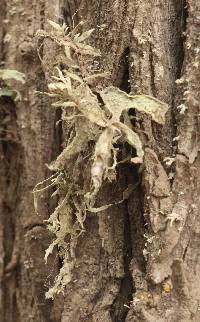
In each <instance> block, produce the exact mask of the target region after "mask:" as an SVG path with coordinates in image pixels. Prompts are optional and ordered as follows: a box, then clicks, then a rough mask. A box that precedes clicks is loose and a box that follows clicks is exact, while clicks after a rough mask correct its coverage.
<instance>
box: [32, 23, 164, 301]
mask: <svg viewBox="0 0 200 322" xmlns="http://www.w3.org/2000/svg"><path fill="white" fill-rule="evenodd" d="M49 23H50V25H51V26H52V30H51V31H50V32H46V31H39V32H38V37H40V38H50V39H51V40H52V41H53V42H54V43H56V44H57V45H58V46H59V48H61V49H62V50H63V60H64V66H66V67H65V68H63V69H62V70H61V69H60V68H59V67H58V66H57V68H56V74H55V75H54V76H52V82H50V83H49V84H48V89H49V92H48V93H45V94H47V95H49V96H50V97H52V98H53V99H54V102H53V103H52V106H53V107H55V108H57V107H59V108H61V110H62V122H63V124H65V123H66V126H67V128H69V129H70V131H69V132H70V133H69V135H68V137H67V138H66V147H65V148H64V149H63V151H62V153H61V154H60V155H59V156H58V157H57V159H56V160H55V161H53V162H52V163H51V164H50V165H49V169H51V170H52V171H55V174H54V175H53V176H52V177H51V178H49V180H46V181H43V182H41V183H39V184H38V185H37V186H36V187H35V189H34V191H33V192H34V197H35V198H34V199H35V207H36V208H37V199H38V197H39V195H40V193H41V191H43V190H44V189H48V188H49V187H54V188H55V192H54V194H53V195H57V196H58V206H57V207H56V209H55V210H54V212H53V213H52V214H51V216H50V218H49V219H48V220H47V223H48V229H49V230H50V231H51V232H53V233H54V234H55V240H54V241H53V243H52V244H51V245H50V246H49V248H48V249H47V251H46V255H45V260H46V261H47V258H48V255H49V254H50V253H52V251H53V249H54V247H55V246H57V247H58V250H59V255H60V257H61V258H62V260H63V267H62V268H61V270H60V273H59V275H58V276H57V277H56V280H55V284H54V286H53V287H52V288H51V289H50V290H49V291H48V293H47V294H46V296H47V297H48V298H49V297H53V296H54V295H55V294H58V293H59V292H64V288H65V286H66V285H67V283H69V282H70V281H71V278H72V270H73V267H74V263H75V248H76V243H77V239H78V237H79V236H80V234H81V233H82V232H84V222H85V219H86V216H87V213H88V212H94V213H95V212H99V211H102V210H105V209H107V208H108V207H110V206H111V205H112V204H109V205H103V206H100V207H96V206H95V203H96V196H97V194H98V192H99V190H100V188H101V186H102V184H103V182H104V181H105V180H109V181H111V180H113V179H115V178H116V166H117V153H118V149H117V148H116V144H117V143H118V142H119V141H120V142H127V143H128V144H129V145H130V146H132V147H133V148H134V150H133V151H135V152H134V155H133V157H135V158H136V159H137V163H142V162H143V156H144V151H143V147H142V142H141V140H140V138H139V135H138V134H137V133H136V132H134V131H132V130H131V129H130V128H129V127H128V126H127V125H126V124H124V123H122V122H121V115H122V112H123V111H124V110H128V109H130V108H134V109H136V110H138V111H141V112H144V113H148V114H150V115H151V116H152V118H153V120H155V121H156V122H158V123H161V124H163V123H164V115H165V113H166V111H167V109H168V107H167V105H166V104H164V103H162V102H160V101H159V100H157V99H155V98H153V97H150V96H147V95H136V96H131V95H128V94H126V93H124V92H122V91H120V90H119V89H118V88H115V87H108V88H105V89H102V90H99V89H98V88H97V87H93V86H92V85H91V84H93V83H95V82H93V81H94V80H98V79H99V78H100V77H104V76H105V73H100V74H93V75H88V71H86V70H85V69H84V68H85V67H84V66H85V65H84V66H83V65H82V64H81V61H83V56H85V57H86V58H87V57H88V55H89V56H99V55H100V52H99V50H97V49H95V48H93V47H92V46H89V45H88V44H86V40H87V39H88V38H89V37H90V35H91V34H92V32H93V29H91V30H88V31H85V32H81V29H82V27H83V26H84V24H83V23H80V24H79V25H78V26H77V27H75V28H74V29H73V30H72V31H69V28H67V27H66V25H65V24H64V25H62V26H60V25H59V24H57V23H55V22H52V21H49ZM80 58H81V59H80ZM97 92H98V94H99V95H100V96H101V97H102V99H103V102H104V105H103V106H102V104H101V103H100V102H99V100H98V98H97V95H96V93H97ZM108 112H110V114H111V116H110V117H108V116H107V115H108ZM133 159H134V158H133ZM88 169H90V171H88ZM124 198H125V197H124ZM122 201H123V200H120V201H119V203H121V202H122Z"/></svg>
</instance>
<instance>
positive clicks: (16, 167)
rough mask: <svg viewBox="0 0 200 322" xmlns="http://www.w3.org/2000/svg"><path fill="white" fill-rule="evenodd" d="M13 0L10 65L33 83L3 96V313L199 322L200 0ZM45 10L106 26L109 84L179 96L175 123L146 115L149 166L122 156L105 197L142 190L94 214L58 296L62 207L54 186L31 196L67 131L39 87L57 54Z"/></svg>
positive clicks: (21, 318)
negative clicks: (58, 210) (55, 212)
mask: <svg viewBox="0 0 200 322" xmlns="http://www.w3.org/2000/svg"><path fill="white" fill-rule="evenodd" d="M1 2H2V5H1V8H0V16H1V18H2V19H1V24H0V46H1V47H0V48H1V53H0V55H1V56H0V59H1V62H2V64H3V67H5V68H12V69H17V70H19V71H21V72H24V73H25V75H26V83H25V85H20V87H19V85H18V89H19V90H20V92H21V94H22V100H21V101H20V102H17V103H15V102H13V101H12V100H11V99H5V98H1V101H0V117H1V120H0V138H1V141H0V155H1V158H0V186H1V194H0V211H1V217H0V258H1V260H0V283H1V284H0V285H1V287H0V316H1V321H2V322H13V321H15V322H30V321H31V322H81V321H84V322H97V321H98V322H133V321H134V322H141V321H144V322H155V321H156V322H165V321H167V322H168V321H169V322H177V321H180V322H189V321H195V322H198V321H200V309H199V301H200V291H199V287H198V285H199V282H200V274H199V269H200V256H199V249H200V247H199V246H200V221H199V216H198V214H199V208H200V204H199V198H198V196H199V194H200V180H199V177H200V175H199V168H200V158H199V153H198V152H199V150H200V148H199V140H198V139H199V99H200V76H199V66H200V65H199V64H200V38H199V32H200V2H199V1H196V0H187V1H184V0H181V1H180V0H149V1H145V0H115V1H113V0H109V1H96V0H91V1H87V0H82V1H72V0H65V1H64V0H63V1H61V2H60V1H54V2H52V1H47V0H46V1H45V0H40V1H35V0H34V1H28V0H23V1H22V0H19V1H15V0H7V1H3V0H1ZM47 19H51V20H53V21H65V22H66V23H67V24H68V25H69V26H72V24H73V21H74V22H75V23H77V22H79V21H81V20H85V21H87V23H88V28H90V27H91V28H96V30H95V32H94V35H93V38H92V45H94V46H95V47H96V48H99V49H100V50H101V53H102V55H101V57H100V58H97V59H96V61H95V66H96V67H98V69H99V71H109V72H110V73H111V78H110V79H109V80H103V81H102V86H107V85H112V84H113V85H115V86H117V87H119V88H120V89H122V90H124V91H126V92H127V93H130V92H131V93H134V94H140V93H144V94H149V95H153V96H155V97H157V98H159V99H161V100H162V101H164V102H166V103H168V104H169V106H170V109H169V111H168V113H167V118H166V123H165V125H164V126H161V125H157V124H155V123H154V122H153V121H152V120H151V118H150V117H148V116H146V115H144V114H142V113H138V112H137V113H136V114H135V115H134V116H135V117H136V121H135V123H134V124H133V126H134V128H135V129H136V130H137V132H138V133H139V135H140V137H141V140H142V142H143V145H144V147H145V158H144V166H143V170H142V171H141V169H140V170H139V169H138V167H137V166H136V165H130V164H128V165H126V164H125V165H123V166H121V167H120V169H119V173H118V178H117V181H116V182H114V183H112V184H106V185H105V187H104V189H103V191H102V192H101V193H100V194H99V197H98V202H99V204H107V203H110V202H113V200H114V201H115V200H119V199H120V197H121V195H122V192H123V191H124V190H125V189H126V188H127V186H128V185H129V184H133V185H135V189H134V191H133V192H132V194H131V195H130V197H129V199H128V200H126V201H124V202H123V204H121V205H115V206H113V207H112V208H109V209H107V210H105V211H104V212H101V213H99V214H98V215H97V216H95V217H88V218H87V220H86V224H85V229H86V232H85V234H84V235H81V237H80V238H79V241H78V245H77V248H76V266H75V268H74V271H73V280H72V282H71V283H70V284H69V285H68V287H67V288H66V291H65V294H64V295H59V296H57V297H56V298H55V299H54V300H53V301H51V300H46V299H45V292H46V291H47V290H48V288H49V283H50V284H51V283H52V282H53V279H54V277H55V276H56V274H57V273H58V270H59V268H60V261H59V257H58V254H57V253H56V251H55V252H54V254H52V256H51V258H50V260H48V264H47V265H45V263H44V252H45V250H46V249H47V248H48V246H49V244H50V241H51V239H52V236H51V234H50V233H49V232H48V231H47V229H46V227H45V223H44V220H45V219H47V218H48V217H49V215H50V213H51V211H52V209H53V207H54V206H55V205H54V204H53V202H52V201H51V198H50V192H45V193H44V195H43V198H42V199H41V200H40V203H39V213H40V216H38V215H37V214H36V213H35V211H34V204H33V194H32V190H33V188H34V186H35V184H37V183H38V182H39V181H42V180H44V179H45V178H47V176H49V174H50V173H49V170H48V169H47V167H46V164H48V163H50V161H51V160H54V159H55V157H56V156H57V155H58V153H59V152H60V150H61V148H62V141H63V139H64V135H65V130H64V129H63V131H62V129H60V128H59V127H58V126H56V123H57V121H58V120H59V118H60V115H59V113H55V111H54V110H53V109H52V108H51V106H50V101H49V100H48V99H47V98H46V97H44V96H41V95H40V94H38V93H37V92H36V91H45V90H46V82H47V80H49V77H50V75H51V72H52V70H53V67H54V65H55V61H56V54H57V53H56V51H55V48H54V47H53V46H52V44H51V42H46V43H45V45H44V46H43V47H42V46H41V48H40V54H41V55H42V60H43V63H41V61H40V59H39V57H38V53H37V45H38V44H36V42H35V40H34V39H35V33H36V31H37V30H38V29H47V28H48V25H47V23H46V22H47ZM102 25H105V27H104V28H103V27H102ZM45 61H48V66H50V67H49V68H48V69H47V68H46V67H45V64H44V62H45ZM177 79H179V81H176V80H177ZM175 81H176V82H175ZM184 109H185V112H184V113H183V110H184ZM169 157H170V158H171V159H170V161H171V162H172V164H171V165H168V166H167V164H166V162H165V160H164V159H165V158H169Z"/></svg>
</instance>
